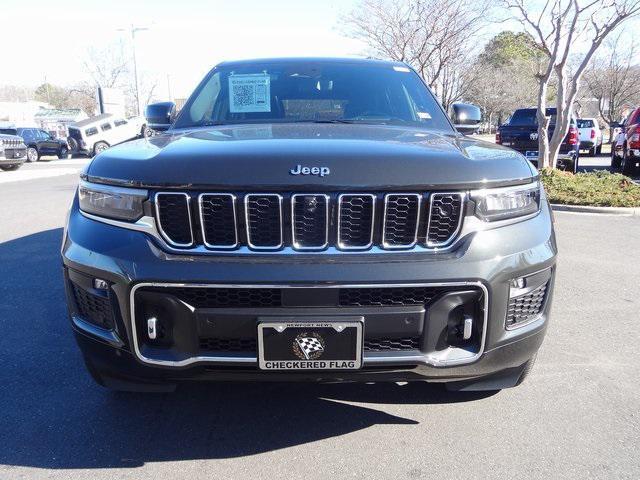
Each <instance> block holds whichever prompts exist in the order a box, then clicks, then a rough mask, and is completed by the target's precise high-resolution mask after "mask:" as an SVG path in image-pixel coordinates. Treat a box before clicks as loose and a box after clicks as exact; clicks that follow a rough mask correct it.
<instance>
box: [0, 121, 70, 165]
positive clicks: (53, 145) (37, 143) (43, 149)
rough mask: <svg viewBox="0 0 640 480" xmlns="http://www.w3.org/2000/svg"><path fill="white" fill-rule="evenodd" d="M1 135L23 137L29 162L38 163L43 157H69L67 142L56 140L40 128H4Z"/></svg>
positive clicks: (0, 131) (0, 130)
mask: <svg viewBox="0 0 640 480" xmlns="http://www.w3.org/2000/svg"><path fill="white" fill-rule="evenodd" d="M0 133H4V134H6V135H18V136H19V137H22V139H23V140H24V143H25V145H26V146H27V161H28V162H37V161H38V160H40V157H42V156H43V155H55V156H56V157H58V158H60V159H63V158H67V157H68V155H69V146H68V145H67V141H66V140H62V139H60V138H55V137H53V136H52V135H51V134H50V133H49V132H46V131H44V130H42V129H40V128H3V129H0Z"/></svg>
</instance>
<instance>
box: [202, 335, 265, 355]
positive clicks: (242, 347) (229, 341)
mask: <svg viewBox="0 0 640 480" xmlns="http://www.w3.org/2000/svg"><path fill="white" fill-rule="evenodd" d="M200 349H201V350H208V351H210V352H246V353H254V352H257V351H258V349H257V343H256V340H255V338H201V339H200Z"/></svg>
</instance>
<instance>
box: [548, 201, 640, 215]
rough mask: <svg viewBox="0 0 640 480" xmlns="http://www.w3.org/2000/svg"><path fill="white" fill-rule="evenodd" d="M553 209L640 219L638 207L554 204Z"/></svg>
mask: <svg viewBox="0 0 640 480" xmlns="http://www.w3.org/2000/svg"><path fill="white" fill-rule="evenodd" d="M551 208H552V209H553V210H554V211H556V212H573V213H598V214H600V215H623V216H626V217H640V208H638V207H591V206H588V205H562V204H559V203H552V204H551Z"/></svg>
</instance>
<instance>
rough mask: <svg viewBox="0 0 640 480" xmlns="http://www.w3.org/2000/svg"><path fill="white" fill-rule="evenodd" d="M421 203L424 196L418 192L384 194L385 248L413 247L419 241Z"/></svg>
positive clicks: (383, 228)
mask: <svg viewBox="0 0 640 480" xmlns="http://www.w3.org/2000/svg"><path fill="white" fill-rule="evenodd" d="M421 204H422V196H421V195H419V194H417V193H415V194H414V193H388V194H386V195H385V196H384V214H383V219H384V220H383V222H384V223H383V226H382V245H383V246H384V248H411V247H413V246H414V245H415V244H416V243H417V242H418V228H419V226H420V209H421Z"/></svg>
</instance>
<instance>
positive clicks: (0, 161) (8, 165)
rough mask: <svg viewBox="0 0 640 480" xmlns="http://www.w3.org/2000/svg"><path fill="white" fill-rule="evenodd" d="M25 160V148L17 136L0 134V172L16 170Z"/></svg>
mask: <svg viewBox="0 0 640 480" xmlns="http://www.w3.org/2000/svg"><path fill="white" fill-rule="evenodd" d="M26 159H27V146H26V145H25V144H24V142H23V140H22V138H20V137H19V136H17V135H5V134H1V133H0V170H6V171H8V170H17V169H19V168H20V166H21V165H22V164H23V163H24V162H25V160H26Z"/></svg>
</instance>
